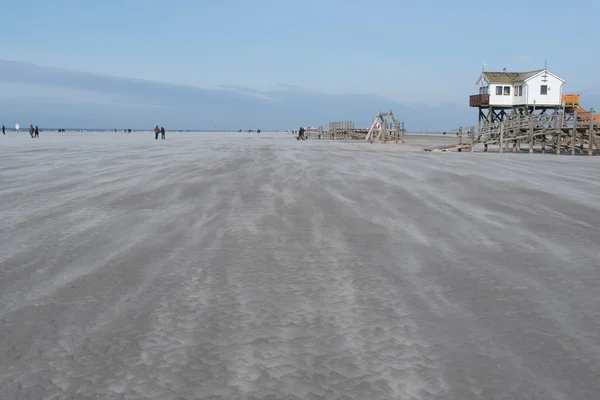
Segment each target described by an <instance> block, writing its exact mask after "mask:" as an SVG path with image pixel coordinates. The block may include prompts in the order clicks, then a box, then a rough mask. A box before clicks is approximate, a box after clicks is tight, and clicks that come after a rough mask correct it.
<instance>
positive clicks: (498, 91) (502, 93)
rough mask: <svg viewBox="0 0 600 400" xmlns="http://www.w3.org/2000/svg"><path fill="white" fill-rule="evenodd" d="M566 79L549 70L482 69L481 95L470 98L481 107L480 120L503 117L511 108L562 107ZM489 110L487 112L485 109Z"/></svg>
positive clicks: (470, 101)
mask: <svg viewBox="0 0 600 400" xmlns="http://www.w3.org/2000/svg"><path fill="white" fill-rule="evenodd" d="M565 82H566V81H565V80H564V79H562V78H561V77H559V76H557V75H555V74H553V73H552V72H550V71H548V70H547V69H541V70H536V71H529V72H485V71H484V72H482V73H481V75H479V78H478V79H477V81H476V82H475V84H476V85H478V86H479V94H476V95H473V96H471V97H470V99H469V105H470V106H471V107H478V108H479V120H480V122H482V121H485V120H490V119H491V120H495V119H500V120H502V119H503V116H504V115H505V114H506V110H507V109H512V108H526V109H533V108H535V109H548V108H556V107H560V106H561V103H562V94H563V85H564V84H565ZM484 111H485V112H484Z"/></svg>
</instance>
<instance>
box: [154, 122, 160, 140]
mask: <svg viewBox="0 0 600 400" xmlns="http://www.w3.org/2000/svg"><path fill="white" fill-rule="evenodd" d="M159 132H160V129H159V128H158V125H156V126H155V127H154V139H156V140H158V133H159Z"/></svg>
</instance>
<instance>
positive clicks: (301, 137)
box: [296, 127, 306, 140]
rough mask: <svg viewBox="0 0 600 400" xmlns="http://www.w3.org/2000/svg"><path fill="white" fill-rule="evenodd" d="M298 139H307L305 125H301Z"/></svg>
mask: <svg viewBox="0 0 600 400" xmlns="http://www.w3.org/2000/svg"><path fill="white" fill-rule="evenodd" d="M296 139H298V140H300V139H302V140H306V138H305V137H304V128H303V127H300V130H299V131H298V137H297V138H296Z"/></svg>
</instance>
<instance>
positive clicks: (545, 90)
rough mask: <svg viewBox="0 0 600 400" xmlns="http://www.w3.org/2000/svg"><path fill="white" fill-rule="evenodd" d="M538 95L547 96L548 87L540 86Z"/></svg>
mask: <svg viewBox="0 0 600 400" xmlns="http://www.w3.org/2000/svg"><path fill="white" fill-rule="evenodd" d="M540 94H548V85H542V86H540Z"/></svg>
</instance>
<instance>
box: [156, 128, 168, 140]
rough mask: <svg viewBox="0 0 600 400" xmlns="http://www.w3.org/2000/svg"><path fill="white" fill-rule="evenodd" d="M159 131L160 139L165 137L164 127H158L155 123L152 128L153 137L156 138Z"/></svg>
mask: <svg viewBox="0 0 600 400" xmlns="http://www.w3.org/2000/svg"><path fill="white" fill-rule="evenodd" d="M159 133H160V138H161V139H166V138H165V128H163V127H162V126H161V127H160V128H159V127H158V125H156V127H155V128H154V139H158V134H159Z"/></svg>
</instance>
